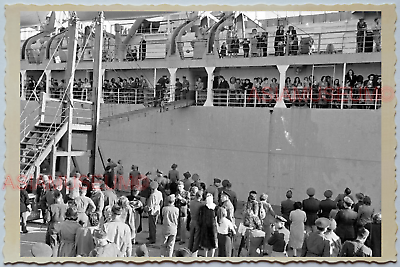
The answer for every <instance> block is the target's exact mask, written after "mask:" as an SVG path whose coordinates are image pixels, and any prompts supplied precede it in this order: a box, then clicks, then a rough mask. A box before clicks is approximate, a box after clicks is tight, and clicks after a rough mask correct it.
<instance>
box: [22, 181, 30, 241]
mask: <svg viewBox="0 0 400 267" xmlns="http://www.w3.org/2000/svg"><path fill="white" fill-rule="evenodd" d="M25 187H26V184H25V183H21V184H20V194H19V195H20V196H19V203H20V205H19V212H20V217H21V227H22V232H23V233H24V234H26V233H28V230H27V229H26V223H27V219H28V216H29V212H30V211H31V209H30V207H29V205H30V202H29V195H28V192H27V191H26V189H25Z"/></svg>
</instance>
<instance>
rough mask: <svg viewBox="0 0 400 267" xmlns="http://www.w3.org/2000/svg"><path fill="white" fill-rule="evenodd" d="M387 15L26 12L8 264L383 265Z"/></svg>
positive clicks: (23, 14)
mask: <svg viewBox="0 0 400 267" xmlns="http://www.w3.org/2000/svg"><path fill="white" fill-rule="evenodd" d="M383 16H384V13H383V12H381V11H380V9H379V10H378V9H377V10H376V11H375V10H373V11H357V10H353V11H341V10H337V11H307V10H306V9H305V10H304V11H129V10H128V9H127V10H125V11H107V10H103V11H101V10H95V11H79V10H78V11H71V10H68V11H21V12H20V73H19V78H20V80H19V82H20V91H19V97H20V103H19V105H20V110H19V111H20V127H19V128H20V156H19V157H20V163H19V166H20V170H19V173H20V177H19V179H18V183H19V184H18V185H15V186H17V187H19V188H20V190H19V191H20V192H19V194H20V212H19V215H20V233H19V238H20V241H19V246H20V247H19V248H20V257H24V258H25V257H27V258H33V257H54V258H56V257H71V258H76V257H110V258H119V257H129V258H131V259H130V260H131V261H135V259H134V258H135V257H174V258H177V257H189V258H192V260H194V261H195V260H198V259H199V258H200V259H201V258H210V257H214V258H219V260H222V261H224V260H225V259H226V260H228V258H229V259H232V258H248V257H251V258H259V259H260V260H262V258H263V257H265V258H266V259H267V258H269V259H274V258H279V259H284V258H292V259H293V260H294V259H298V258H300V259H308V258H316V257H334V258H337V260H338V261H340V260H341V258H347V259H348V258H349V257H356V258H361V257H374V258H380V257H382V253H383V252H382V224H384V221H383V220H382V213H383V212H382V210H383V208H382V183H381V181H382V178H381V177H382V174H381V169H382V159H381V158H382V153H381V151H382V143H381V142H382V141H381V140H382V127H381V116H382V114H381V113H382V110H383V106H384V105H385V101H387V102H388V101H392V99H391V98H390V97H392V98H393V97H394V93H393V94H392V95H390V94H389V95H388V94H385V93H382V76H381V74H382V56H381V53H383V51H382V43H383V38H382V37H381V36H382V35H381V29H382V26H381V20H382V19H383ZM16 38H17V37H16ZM393 92H394V91H393ZM385 97H386V98H385ZM393 179H394V178H393ZM15 208H16V206H15ZM16 209H17V208H16ZM196 258H197V259H196ZM286 260H287V259H286Z"/></svg>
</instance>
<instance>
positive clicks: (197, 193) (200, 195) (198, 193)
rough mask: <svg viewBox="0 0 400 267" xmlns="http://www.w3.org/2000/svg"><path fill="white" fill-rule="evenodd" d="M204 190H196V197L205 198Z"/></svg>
mask: <svg viewBox="0 0 400 267" xmlns="http://www.w3.org/2000/svg"><path fill="white" fill-rule="evenodd" d="M203 194H204V191H203V190H199V191H197V192H196V199H202V198H203Z"/></svg>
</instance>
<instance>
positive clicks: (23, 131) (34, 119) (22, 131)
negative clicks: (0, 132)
mask: <svg viewBox="0 0 400 267" xmlns="http://www.w3.org/2000/svg"><path fill="white" fill-rule="evenodd" d="M39 108H40V105H39V106H37V107H36V108H35V109H34V110H33V111H32V112H31V113H35V112H36V111H37V110H38V109H39ZM38 118H39V113H38V115H36V117H35V118H33V119H32V121H34V122H35V124H36V123H37V119H38ZM27 120H28V117H25V118H24V119H23V120H22V121H20V123H19V129H20V132H19V134H20V135H21V134H22V133H24V137H25V136H26V134H25V131H26V129H28V127H29V125H27V123H26V122H27ZM22 125H23V129H22V130H21V127H22Z"/></svg>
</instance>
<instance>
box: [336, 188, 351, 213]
mask: <svg viewBox="0 0 400 267" xmlns="http://www.w3.org/2000/svg"><path fill="white" fill-rule="evenodd" d="M345 197H349V198H351V200H352V201H353V202H354V197H353V196H352V195H351V190H350V188H348V187H346V189H345V190H344V194H339V195H338V196H337V197H336V198H335V202H336V205H337V207H338V208H339V209H343V199H344V198H345Z"/></svg>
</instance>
